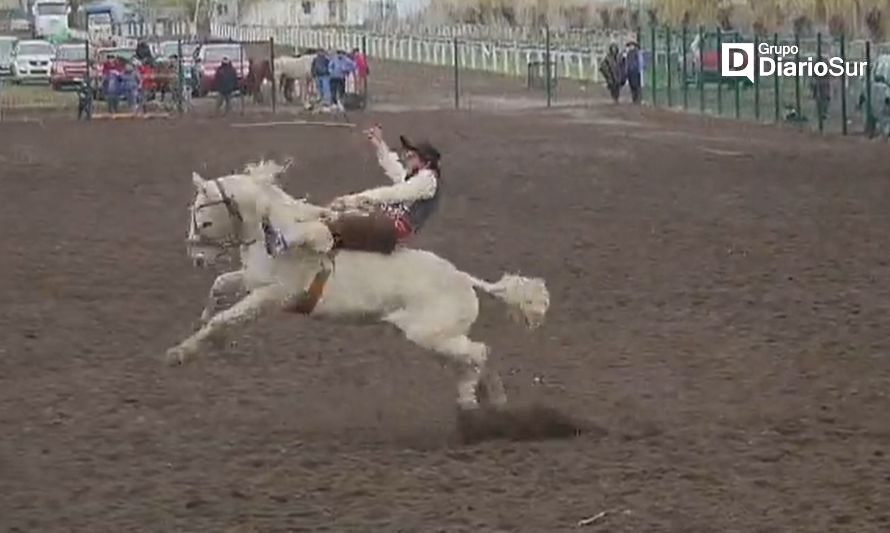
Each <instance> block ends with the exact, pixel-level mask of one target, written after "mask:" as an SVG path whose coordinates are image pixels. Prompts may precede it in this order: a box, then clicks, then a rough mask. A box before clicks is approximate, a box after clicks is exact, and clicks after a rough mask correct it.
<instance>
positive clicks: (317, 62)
mask: <svg viewBox="0 0 890 533" xmlns="http://www.w3.org/2000/svg"><path fill="white" fill-rule="evenodd" d="M330 63H331V61H330V59H329V58H328V54H327V51H326V50H325V49H324V48H320V49H319V50H318V52H316V54H315V59H313V60H312V77H313V78H315V83H316V86H317V87H318V96H319V97H320V98H321V105H322V106H328V105H330V103H331V76H330V74H331V71H330Z"/></svg>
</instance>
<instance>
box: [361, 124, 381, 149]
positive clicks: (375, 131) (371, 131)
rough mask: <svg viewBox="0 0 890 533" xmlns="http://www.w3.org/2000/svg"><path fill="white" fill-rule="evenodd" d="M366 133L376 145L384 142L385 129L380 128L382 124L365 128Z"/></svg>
mask: <svg viewBox="0 0 890 533" xmlns="http://www.w3.org/2000/svg"><path fill="white" fill-rule="evenodd" d="M365 135H367V136H368V139H369V140H370V141H371V143H372V144H374V145H375V146H377V145H379V144H380V143H381V142H383V129H381V128H380V125H374V126H372V127H370V128H368V129H367V130H365Z"/></svg>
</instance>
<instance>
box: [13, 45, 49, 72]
mask: <svg viewBox="0 0 890 533" xmlns="http://www.w3.org/2000/svg"><path fill="white" fill-rule="evenodd" d="M55 56H56V49H55V47H53V45H52V44H50V43H49V42H48V41H44V40H41V39H29V40H25V41H18V42H17V43H16V45H15V49H14V52H13V57H14V59H13V63H12V78H13V81H15V83H24V82H29V81H38V82H49V78H50V69H51V68H52V63H53V59H55Z"/></svg>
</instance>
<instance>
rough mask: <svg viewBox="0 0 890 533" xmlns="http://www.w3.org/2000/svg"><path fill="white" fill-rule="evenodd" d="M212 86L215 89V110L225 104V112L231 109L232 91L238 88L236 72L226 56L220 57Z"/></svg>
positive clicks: (217, 110)
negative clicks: (219, 63) (220, 60)
mask: <svg viewBox="0 0 890 533" xmlns="http://www.w3.org/2000/svg"><path fill="white" fill-rule="evenodd" d="M213 88H214V90H215V91H216V93H217V94H216V112H217V113H219V110H220V108H222V107H223V104H225V114H226V115H228V114H229V111H231V110H232V93H234V92H235V89H237V88H238V73H237V72H236V71H235V67H233V66H232V62H231V61H230V60H229V58H228V57H224V58H223V59H222V64H221V65H220V66H219V68H218V69H216V75H215V76H214V78H213Z"/></svg>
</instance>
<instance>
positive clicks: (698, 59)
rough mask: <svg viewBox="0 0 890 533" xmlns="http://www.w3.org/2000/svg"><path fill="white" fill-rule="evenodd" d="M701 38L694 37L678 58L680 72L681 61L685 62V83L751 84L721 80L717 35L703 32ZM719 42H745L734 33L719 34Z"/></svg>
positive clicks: (729, 79)
mask: <svg viewBox="0 0 890 533" xmlns="http://www.w3.org/2000/svg"><path fill="white" fill-rule="evenodd" d="M701 37H702V38H701V39H700V38H699V35H696V36H695V37H694V38H693V39H692V42H690V43H689V48H688V50H687V51H686V53H685V54H684V55H682V56H681V57H680V58H679V59H680V61H679V64H678V66H677V68H678V70H679V71H680V72H682V69H683V61H685V62H686V83H695V84H702V83H718V82H722V83H739V82H741V83H744V84H750V83H751V82H750V81H749V80H746V79H745V78H726V79H723V75H722V73H721V72H720V50H718V49H717V42H718V38H717V33H716V32H703V33H702V34H701ZM719 41H720V42H722V43H734V42H745V40H744V38H743V37H741V36H739V35H738V34H736V33H734V32H725V33H723V34H721V35H720V39H719Z"/></svg>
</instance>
